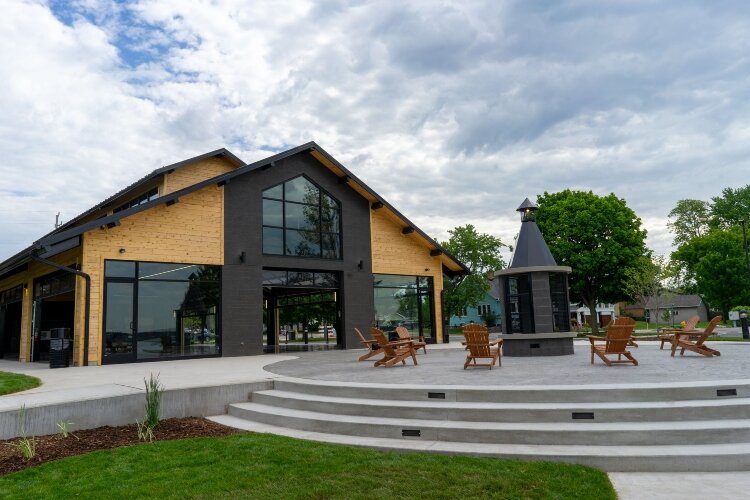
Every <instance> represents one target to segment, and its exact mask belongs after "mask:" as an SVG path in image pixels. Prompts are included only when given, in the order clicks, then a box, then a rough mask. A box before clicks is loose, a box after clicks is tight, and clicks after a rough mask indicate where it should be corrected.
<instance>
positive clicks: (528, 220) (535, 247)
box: [494, 198, 575, 356]
mask: <svg viewBox="0 0 750 500" xmlns="http://www.w3.org/2000/svg"><path fill="white" fill-rule="evenodd" d="M537 209H538V207H537V206H536V205H535V204H533V203H532V202H531V201H529V199H528V198H526V199H525V200H524V201H523V203H521V206H519V207H518V209H517V211H518V212H520V213H521V231H520V233H519V235H518V241H517V242H516V249H515V251H514V252H513V257H512V258H511V261H510V265H509V266H508V268H507V269H502V270H500V271H497V272H495V277H494V279H495V280H497V281H498V282H499V288H500V296H501V297H502V300H503V305H504V307H503V314H504V317H503V322H502V328H503V335H502V337H503V339H504V342H503V353H504V354H505V355H506V356H561V355H565V354H573V337H575V334H574V333H571V332H570V301H569V299H568V274H570V273H571V271H572V269H571V268H570V267H567V266H558V265H557V262H555V258H554V257H553V256H552V253H551V252H550V250H549V247H547V243H546V242H545V241H544V237H543V236H542V233H541V231H540V230H539V227H538V226H537V225H536V215H535V213H536V210H537Z"/></svg>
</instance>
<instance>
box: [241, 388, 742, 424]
mask: <svg viewBox="0 0 750 500" xmlns="http://www.w3.org/2000/svg"><path fill="white" fill-rule="evenodd" d="M392 392H396V391H393V390H392ZM251 399H252V402H254V403H259V404H264V405H269V406H277V407H281V408H288V409H295V410H307V411H313V412H320V413H332V414H337V415H361V416H370V417H380V416H383V415H387V416H389V417H392V418H416V419H429V420H460V421H474V422H570V421H572V420H574V417H578V418H577V420H580V419H581V417H587V418H586V419H584V420H586V421H590V420H594V421H596V422H643V421H686V420H713V419H737V418H750V398H730V399H712V400H680V401H666V402H662V401H645V402H642V401H637V402H629V401H626V402H603V403H568V402H544V403H507V402H502V403H494V402H491V403H488V402H446V401H442V400H434V399H432V400H428V401H424V400H420V401H405V400H396V401H389V400H384V399H366V398H363V397H337V396H323V395H318V394H309V393H301V392H289V391H284V390H267V391H258V392H254V393H253V394H252V395H251ZM582 414H591V415H582ZM589 416H591V417H593V419H589V418H588V417H589Z"/></svg>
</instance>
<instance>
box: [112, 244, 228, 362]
mask: <svg viewBox="0 0 750 500" xmlns="http://www.w3.org/2000/svg"><path fill="white" fill-rule="evenodd" d="M107 262H133V263H134V264H135V269H134V274H133V277H123V276H112V277H108V276H107V274H106V267H107ZM139 264H168V265H185V266H212V267H216V268H217V269H218V272H219V274H218V280H217V281H216V283H217V286H218V289H219V300H218V303H217V304H216V330H217V331H218V332H219V333H218V335H217V336H216V347H217V352H216V353H215V354H205V355H203V354H200V355H195V356H170V357H166V356H165V357H160V358H144V359H138V344H137V343H138V340H137V335H138V283H139V282H141V281H143V282H150V281H158V282H185V281H186V280H183V279H171V280H170V279H149V278H145V279H143V278H139V277H138V276H139V274H140V270H139ZM102 271H103V272H102V274H103V276H104V286H103V289H102V293H103V300H102V323H101V334H102V342H101V344H102V345H101V363H102V364H105V359H106V358H105V356H104V347H105V344H106V338H105V337H106V334H107V332H106V329H107V283H130V284H132V285H133V288H134V290H133V321H134V322H135V333H134V335H135V336H134V351H133V359H132V360H129V361H119V360H113V361H110V362H108V363H106V364H120V363H149V362H155V361H176V360H180V359H205V358H220V357H221V356H222V353H223V339H224V332H223V324H222V302H223V301H222V293H223V290H222V280H223V266H222V265H220V264H192V263H188V262H159V261H150V260H121V259H105V260H104V267H103V270H102Z"/></svg>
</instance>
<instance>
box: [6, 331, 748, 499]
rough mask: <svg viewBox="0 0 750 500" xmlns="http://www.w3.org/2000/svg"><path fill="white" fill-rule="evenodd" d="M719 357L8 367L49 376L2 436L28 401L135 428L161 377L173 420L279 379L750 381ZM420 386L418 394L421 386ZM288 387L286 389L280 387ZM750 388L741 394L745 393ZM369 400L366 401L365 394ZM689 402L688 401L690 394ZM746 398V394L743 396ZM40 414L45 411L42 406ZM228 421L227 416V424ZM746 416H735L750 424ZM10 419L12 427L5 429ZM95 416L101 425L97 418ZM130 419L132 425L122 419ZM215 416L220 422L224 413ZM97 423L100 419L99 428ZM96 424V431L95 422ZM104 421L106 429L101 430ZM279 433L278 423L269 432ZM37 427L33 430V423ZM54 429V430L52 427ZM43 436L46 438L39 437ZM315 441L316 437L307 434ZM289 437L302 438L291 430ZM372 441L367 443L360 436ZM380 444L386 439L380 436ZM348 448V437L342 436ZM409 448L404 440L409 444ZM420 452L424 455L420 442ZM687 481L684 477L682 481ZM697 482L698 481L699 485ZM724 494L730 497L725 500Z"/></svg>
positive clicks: (448, 352) (546, 383)
mask: <svg viewBox="0 0 750 500" xmlns="http://www.w3.org/2000/svg"><path fill="white" fill-rule="evenodd" d="M714 347H715V348H717V349H719V350H721V352H722V356H721V357H718V358H703V357H702V356H698V355H696V354H693V353H686V354H685V356H684V357H680V356H679V355H678V356H676V357H675V358H672V357H671V356H670V354H669V351H668V350H667V348H666V347H665V350H659V348H658V343H654V342H642V343H641V347H640V348H637V349H633V352H634V354H635V356H636V358H637V359H638V360H639V362H640V365H639V366H637V367H633V366H614V367H606V366H604V365H603V364H602V363H601V362H600V361H599V360H598V359H597V360H596V361H595V363H594V364H593V365H591V364H590V359H589V354H588V346H587V343H584V342H581V341H577V342H576V346H575V351H576V353H575V354H574V355H573V356H563V357H551V358H544V359H539V358H507V357H506V358H503V361H502V363H503V364H502V367H501V368H495V369H493V370H491V371H490V370H487V369H486V368H476V369H470V370H463V369H462V363H463V357H464V352H463V350H462V349H461V348H460V345H459V344H458V343H457V342H456V343H453V344H449V345H438V346H429V347H428V350H429V353H428V354H427V355H424V354H420V355H419V356H418V358H417V359H418V361H419V365H418V366H413V365H411V364H410V363H409V364H407V365H406V366H401V365H399V366H396V367H394V368H391V369H384V368H373V367H372V363H371V362H370V361H369V360H368V361H365V362H356V358H357V357H358V356H359V355H360V354H361V353H362V351H329V352H315V353H301V354H296V355H294V356H289V355H265V356H253V357H241V358H215V359H198V360H184V361H169V362H155V363H140V364H129V365H112V366H100V367H74V368H67V369H56V370H50V369H49V368H46V367H45V366H43V365H39V364H20V363H15V362H10V361H0V371H12V372H19V373H26V374H29V375H33V376H37V377H39V378H41V379H42V381H43V385H42V386H41V387H38V388H36V389H33V390H31V391H26V392H24V393H19V394H15V395H8V396H3V397H0V431H2V430H5V431H6V432H11V431H12V428H15V426H16V423H17V422H16V421H15V415H16V414H17V410H18V408H19V407H20V405H21V404H25V405H26V406H27V408H29V418H30V419H31V420H32V424H33V422H35V421H37V420H38V421H39V422H40V424H41V423H42V421H45V422H50V421H52V422H55V421H57V420H56V419H64V418H69V419H71V420H73V421H75V422H77V423H78V424H79V425H81V424H82V426H87V425H88V424H87V420H86V419H84V418H81V415H83V414H85V413H90V414H98V415H99V416H100V417H101V418H104V419H109V420H111V422H109V423H111V424H114V425H117V424H119V423H131V422H132V421H133V420H134V419H135V418H139V417H140V415H141V413H142V407H143V379H144V378H145V377H147V376H148V375H149V374H151V373H154V374H156V373H159V374H160V379H161V381H162V382H163V383H164V385H165V388H166V389H167V391H166V393H165V405H164V406H165V411H166V412H167V413H169V414H168V415H165V416H181V415H185V416H186V415H188V414H196V415H203V416H209V415H218V416H221V415H222V414H224V413H226V411H227V407H228V406H230V405H232V404H233V403H238V402H241V401H247V395H248V393H258V394H263V393H264V392H271V390H272V389H273V386H274V382H275V381H278V383H279V384H280V383H281V382H282V381H285V380H287V381H294V380H301V381H304V380H306V381H308V383H311V384H318V383H322V384H324V385H332V386H334V387H342V386H361V387H367V386H383V385H386V386H394V387H399V388H404V386H408V387H411V388H419V389H424V388H428V387H443V388H446V389H448V388H450V387H455V388H457V389H459V388H461V387H472V388H476V389H481V388H482V387H486V388H487V390H494V389H497V388H501V389H503V390H510V391H518V392H519V394H520V393H524V392H526V391H537V392H538V391H542V392H539V393H540V394H542V393H543V391H546V390H556V389H559V390H562V391H565V390H571V389H574V390H578V389H584V390H585V389H586V388H588V389H590V390H593V392H597V391H598V390H612V389H618V388H619V390H629V389H639V390H646V391H648V390H652V391H653V393H654V394H658V393H659V392H660V391H668V392H670V393H672V394H675V393H679V392H680V391H692V390H699V389H700V388H701V387H705V389H706V390H713V388H715V387H717V386H724V385H727V386H732V387H735V386H736V387H745V386H748V385H750V377H748V374H749V373H750V356H748V355H750V344H741V343H730V342H717V343H715V344H714ZM419 389H417V390H419ZM282 390H283V389H282ZM740 390H742V389H740ZM363 397H364V396H363ZM686 397H687V396H686ZM740 397H747V396H743V395H742V394H740ZM35 409H36V410H38V411H37V413H35V412H34V410H35ZM227 417H229V416H225V417H224V418H227ZM748 417H750V415H748V414H747V411H746V410H745V412H744V414H741V415H737V417H736V418H743V419H747V418H748ZM3 418H5V423H4V424H3ZM94 420H96V419H94ZM122 420H124V422H121V421H122ZM217 420H219V421H220V420H221V419H220V418H219V417H217ZM98 421H99V420H96V422H98ZM96 422H94V421H92V422H90V425H88V426H92V425H96ZM99 425H101V424H99ZM268 427H269V429H268V430H272V427H273V426H268ZM32 428H33V425H32ZM51 432H54V430H52V431H51ZM39 433H43V432H39ZM299 434H300V435H299V436H298V437H303V438H305V437H307V438H310V435H311V434H313V433H310V432H308V433H304V432H301V433H299ZM289 435H295V434H294V433H293V432H292V433H291V434H289ZM362 439H363V440H366V439H365V438H362ZM380 441H381V442H383V441H387V440H380ZM342 442H345V440H342ZM402 443H403V442H402ZM409 443H414V448H413V449H415V450H416V449H420V448H419V447H418V442H417V441H406V445H404V446H409ZM746 475H747V474H746V473H745V474H743V473H737V472H712V473H710V474H709V478H710V481H711V485H709V483H707V482H706V475H705V474H699V475H693V474H679V473H666V474H662V473H652V472H637V473H634V472H615V473H611V478H612V480H613V484H615V487H616V488H617V490H618V493H619V495H620V498H626V499H627V498H642V494H643V492H644V491H648V492H649V497H650V498H705V497H706V496H707V495H713V496H716V495H717V494H718V495H719V496H720V497H721V498H735V497H738V493H740V492H744V491H747V490H748V489H750V479H747V478H746V477H745V476H746ZM676 477H679V480H676V479H675V478H676ZM698 478H699V479H698ZM722 495H723V496H722Z"/></svg>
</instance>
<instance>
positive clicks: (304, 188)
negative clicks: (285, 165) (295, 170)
mask: <svg viewBox="0 0 750 500" xmlns="http://www.w3.org/2000/svg"><path fill="white" fill-rule="evenodd" d="M284 200H285V201H297V202H300V203H309V204H311V205H317V204H319V200H320V190H319V189H318V187H317V186H316V185H315V184H313V183H312V182H310V181H308V180H307V179H306V178H305V177H302V176H300V177H297V178H295V179H292V180H291V181H288V182H286V183H284Z"/></svg>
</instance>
